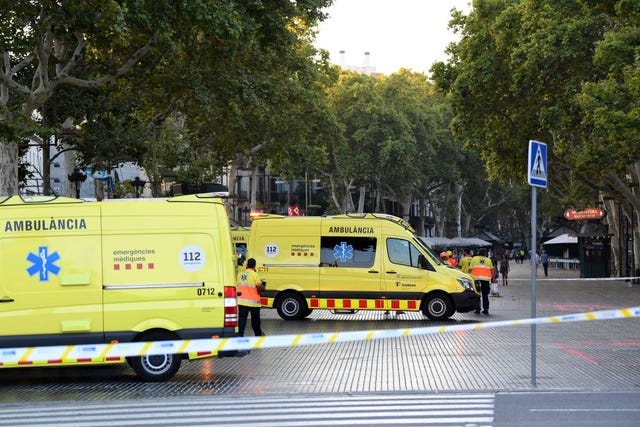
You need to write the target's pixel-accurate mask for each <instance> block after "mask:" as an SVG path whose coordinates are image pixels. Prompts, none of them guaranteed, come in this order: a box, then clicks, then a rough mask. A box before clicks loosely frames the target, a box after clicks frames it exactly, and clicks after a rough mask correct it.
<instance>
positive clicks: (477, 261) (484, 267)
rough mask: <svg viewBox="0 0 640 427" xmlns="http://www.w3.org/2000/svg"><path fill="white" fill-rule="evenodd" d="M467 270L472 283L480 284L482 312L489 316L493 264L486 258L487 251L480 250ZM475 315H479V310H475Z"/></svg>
mask: <svg viewBox="0 0 640 427" xmlns="http://www.w3.org/2000/svg"><path fill="white" fill-rule="evenodd" d="M469 270H470V272H471V275H472V276H473V279H474V281H476V282H479V283H480V290H481V292H482V312H483V313H484V314H489V293H490V292H491V282H492V280H493V276H494V274H493V263H492V262H491V259H490V258H487V250H486V249H484V248H481V249H480V250H478V255H476V256H474V257H473V258H471V262H470V263H469ZM476 314H480V309H478V310H476Z"/></svg>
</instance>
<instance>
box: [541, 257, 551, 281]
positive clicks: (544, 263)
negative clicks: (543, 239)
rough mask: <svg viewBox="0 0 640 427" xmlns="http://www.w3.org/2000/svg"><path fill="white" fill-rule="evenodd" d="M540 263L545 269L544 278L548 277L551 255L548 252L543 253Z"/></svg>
mask: <svg viewBox="0 0 640 427" xmlns="http://www.w3.org/2000/svg"><path fill="white" fill-rule="evenodd" d="M540 262H541V263H542V268H544V277H547V276H548V275H549V254H548V253H547V251H542V255H540Z"/></svg>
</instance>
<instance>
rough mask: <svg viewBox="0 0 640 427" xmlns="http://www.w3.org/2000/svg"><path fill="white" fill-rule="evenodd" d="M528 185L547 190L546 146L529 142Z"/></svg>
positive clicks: (541, 143) (542, 143)
mask: <svg viewBox="0 0 640 427" xmlns="http://www.w3.org/2000/svg"><path fill="white" fill-rule="evenodd" d="M527 170H528V180H529V185H533V186H535V187H543V188H547V172H548V169H547V144H545V143H544V142H538V141H534V140H533V139H532V140H530V141H529V166H528V169H527Z"/></svg>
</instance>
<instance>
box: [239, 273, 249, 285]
mask: <svg viewBox="0 0 640 427" xmlns="http://www.w3.org/2000/svg"><path fill="white" fill-rule="evenodd" d="M247 277H248V276H247V273H242V275H241V276H240V280H242V282H243V283H244V282H246V281H247Z"/></svg>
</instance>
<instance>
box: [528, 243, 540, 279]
mask: <svg viewBox="0 0 640 427" xmlns="http://www.w3.org/2000/svg"><path fill="white" fill-rule="evenodd" d="M529 263H530V264H531V265H532V266H534V265H535V268H536V276H537V275H538V267H539V266H540V255H538V252H537V251H534V250H533V249H532V250H531V252H530V259H529Z"/></svg>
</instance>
